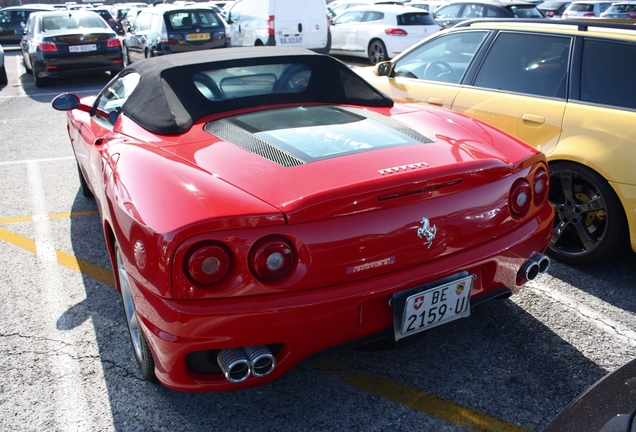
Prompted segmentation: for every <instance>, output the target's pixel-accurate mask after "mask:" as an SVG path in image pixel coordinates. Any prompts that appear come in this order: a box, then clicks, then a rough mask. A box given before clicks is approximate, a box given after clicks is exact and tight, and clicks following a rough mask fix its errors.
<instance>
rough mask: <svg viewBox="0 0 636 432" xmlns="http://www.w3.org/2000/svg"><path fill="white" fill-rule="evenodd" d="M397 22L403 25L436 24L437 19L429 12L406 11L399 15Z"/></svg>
mask: <svg viewBox="0 0 636 432" xmlns="http://www.w3.org/2000/svg"><path fill="white" fill-rule="evenodd" d="M397 23H398V25H401V26H409V25H434V24H435V20H434V19H433V18H432V17H431V16H430V15H429V14H427V13H406V14H402V15H398V16H397Z"/></svg>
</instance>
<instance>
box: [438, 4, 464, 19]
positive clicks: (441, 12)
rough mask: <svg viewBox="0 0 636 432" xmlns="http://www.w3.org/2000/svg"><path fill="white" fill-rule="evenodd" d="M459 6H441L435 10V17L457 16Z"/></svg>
mask: <svg viewBox="0 0 636 432" xmlns="http://www.w3.org/2000/svg"><path fill="white" fill-rule="evenodd" d="M461 7H462V5H461V4H455V5H453V4H452V5H448V6H442V7H441V8H439V9H438V10H436V11H435V18H457V17H458V16H459V11H460V9H461Z"/></svg>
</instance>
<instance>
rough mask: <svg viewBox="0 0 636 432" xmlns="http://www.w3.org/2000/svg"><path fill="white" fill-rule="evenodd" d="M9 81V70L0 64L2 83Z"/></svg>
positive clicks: (0, 79)
mask: <svg viewBox="0 0 636 432" xmlns="http://www.w3.org/2000/svg"><path fill="white" fill-rule="evenodd" d="M8 82H9V81H8V80H7V71H6V70H5V68H4V66H0V84H6V83H8Z"/></svg>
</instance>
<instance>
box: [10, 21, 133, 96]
mask: <svg viewBox="0 0 636 432" xmlns="http://www.w3.org/2000/svg"><path fill="white" fill-rule="evenodd" d="M24 31H25V34H24V37H23V38H22V42H21V48H22V56H23V57H24V66H25V67H26V69H27V71H30V72H32V73H33V79H34V80H35V85H36V86H37V87H42V86H44V85H46V84H47V83H48V79H49V78H51V77H59V76H64V75H70V74H78V73H89V72H104V71H108V72H111V73H113V74H115V73H118V72H119V71H120V70H121V69H122V68H123V60H122V49H121V42H120V41H119V39H118V38H117V34H116V33H115V32H114V31H113V30H112V29H111V28H110V27H109V26H108V24H106V21H104V20H103V19H102V18H101V17H100V16H99V15H98V14H96V13H95V12H89V11H54V12H36V13H33V14H31V16H30V17H29V20H28V22H27V25H26V27H25V29H24Z"/></svg>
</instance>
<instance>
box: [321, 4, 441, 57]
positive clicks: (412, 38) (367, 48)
mask: <svg viewBox="0 0 636 432" xmlns="http://www.w3.org/2000/svg"><path fill="white" fill-rule="evenodd" d="M439 30H440V26H439V25H437V23H435V20H433V18H432V17H431V15H430V14H429V13H428V12H427V11H425V10H423V9H418V8H413V7H408V6H399V5H365V6H356V7H352V8H349V9H347V10H346V11H344V12H343V13H341V14H340V15H338V16H336V17H335V18H334V19H333V20H332V25H331V51H330V53H331V54H341V55H351V56H357V57H367V58H368V59H369V61H370V62H371V64H376V63H379V62H381V61H386V60H389V59H391V58H393V57H395V56H396V55H398V54H399V53H401V52H402V51H404V50H406V49H407V48H408V47H410V46H411V45H413V44H415V43H416V42H419V41H420V40H422V39H423V38H425V37H427V36H429V35H431V34H433V33H435V32H438V31H439Z"/></svg>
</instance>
